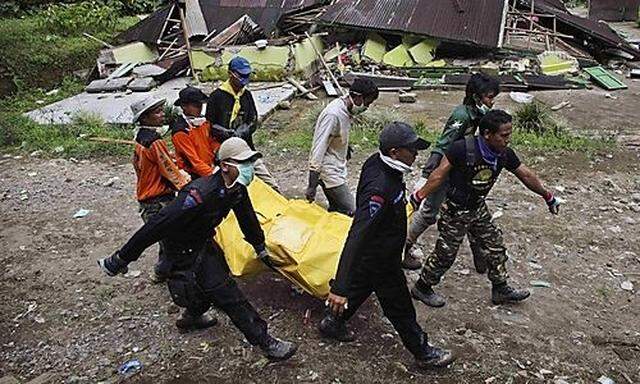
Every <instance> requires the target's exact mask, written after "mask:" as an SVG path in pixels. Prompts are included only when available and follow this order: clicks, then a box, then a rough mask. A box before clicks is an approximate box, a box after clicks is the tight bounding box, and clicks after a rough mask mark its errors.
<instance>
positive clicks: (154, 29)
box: [119, 0, 322, 44]
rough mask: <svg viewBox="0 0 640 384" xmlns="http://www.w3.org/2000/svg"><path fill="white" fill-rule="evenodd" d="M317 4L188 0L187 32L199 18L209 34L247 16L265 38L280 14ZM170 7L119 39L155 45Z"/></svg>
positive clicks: (281, 0)
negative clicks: (259, 28) (262, 32)
mask: <svg viewBox="0 0 640 384" xmlns="http://www.w3.org/2000/svg"><path fill="white" fill-rule="evenodd" d="M320 3H322V1H321V0H187V1H186V7H185V8H186V10H187V12H186V14H185V17H186V24H187V28H188V29H190V28H189V26H190V25H194V24H199V23H200V18H204V22H205V24H206V29H207V34H209V33H212V32H215V31H217V32H220V31H222V30H224V29H225V28H227V27H228V26H230V25H231V24H233V23H234V22H236V21H237V20H238V19H240V18H241V17H242V16H244V15H248V16H249V17H250V18H251V19H252V20H253V21H255V22H256V23H258V25H260V27H262V30H263V31H264V32H265V33H266V34H267V35H268V34H270V33H271V32H273V31H274V30H275V28H276V22H277V21H278V19H279V18H280V17H281V16H282V15H283V14H285V13H287V12H291V11H295V10H301V9H305V8H309V7H313V6H315V5H318V4H320ZM173 7H174V5H168V6H165V7H163V8H160V9H159V10H157V11H156V12H154V13H153V14H151V15H150V16H149V17H147V18H146V19H144V20H142V21H141V22H140V23H138V24H136V25H135V26H134V27H132V28H131V29H129V30H127V31H125V32H124V33H122V34H121V35H120V36H119V39H120V40H121V41H123V42H132V41H142V42H145V43H149V44H156V43H157V42H158V40H159V39H160V36H161V35H162V29H163V26H164V25H165V23H166V20H167V18H168V17H169V15H170V14H171V11H172V9H173ZM191 29H193V28H191ZM190 37H192V34H190Z"/></svg>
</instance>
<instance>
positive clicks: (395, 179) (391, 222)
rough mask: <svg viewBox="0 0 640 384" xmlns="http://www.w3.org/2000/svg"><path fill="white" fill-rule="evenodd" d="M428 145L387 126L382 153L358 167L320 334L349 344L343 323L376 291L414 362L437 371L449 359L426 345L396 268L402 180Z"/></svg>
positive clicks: (402, 224)
mask: <svg viewBox="0 0 640 384" xmlns="http://www.w3.org/2000/svg"><path fill="white" fill-rule="evenodd" d="M428 147H429V143H428V142H426V141H425V140H423V139H421V138H419V137H418V135H416V133H415V132H414V130H413V128H412V127H411V126H409V125H408V124H406V123H402V122H394V123H391V124H389V125H388V126H386V127H385V128H384V129H383V130H382V132H381V133H380V152H379V153H376V154H374V155H372V156H371V157H369V159H368V160H367V161H366V162H365V163H364V165H363V166H362V173H361V174H360V181H359V182H358V191H357V196H356V200H357V210H356V213H355V216H354V218H353V223H352V225H351V229H350V230H349V235H348V237H347V241H346V243H345V246H344V249H343V251H342V255H341V256H340V262H339V264H338V271H337V273H336V278H335V280H334V281H332V284H331V291H330V293H329V297H328V298H327V306H328V312H329V313H328V314H327V316H326V317H325V318H324V319H323V320H322V321H321V322H320V325H319V330H320V333H321V335H322V336H323V337H327V338H332V339H335V340H339V341H343V342H348V341H353V340H354V338H355V337H354V334H353V332H351V331H349V330H348V329H347V327H346V324H345V322H346V321H348V320H349V319H350V318H351V317H352V316H353V315H354V314H355V312H356V311H357V310H358V307H360V305H361V304H362V303H364V301H365V300H366V299H367V298H368V297H369V296H370V295H371V294H372V293H374V292H375V294H376V297H377V298H378V300H379V302H380V305H381V306H382V310H383V311H384V315H385V316H386V317H387V318H388V319H389V320H390V321H391V323H392V324H393V327H394V328H395V330H396V331H397V332H398V334H399V335H400V338H401V339H402V343H403V344H404V346H405V347H406V348H407V349H408V350H409V351H410V352H411V353H412V354H413V355H414V357H415V359H416V362H417V364H418V365H419V366H420V367H423V368H435V367H443V366H447V365H448V364H449V363H451V362H452V361H453V355H452V354H451V352H450V351H446V350H442V349H440V348H436V347H433V346H431V345H430V344H429V343H428V342H427V335H426V333H424V332H423V331H422V328H421V327H420V325H419V324H418V323H417V321H416V312H415V308H414V306H413V302H412V301H411V296H410V295H409V290H408V288H407V281H406V279H405V276H404V272H403V271H402V267H401V266H400V262H401V259H402V249H403V246H404V240H405V237H406V234H407V210H406V203H407V202H406V199H405V184H404V181H403V177H404V175H405V174H407V173H409V172H410V171H411V165H412V164H413V162H414V161H415V159H416V155H417V153H418V151H419V150H425V149H427V148H428Z"/></svg>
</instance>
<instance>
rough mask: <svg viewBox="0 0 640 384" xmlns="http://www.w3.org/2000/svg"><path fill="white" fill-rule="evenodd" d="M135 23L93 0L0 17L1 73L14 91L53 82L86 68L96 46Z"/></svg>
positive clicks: (98, 46)
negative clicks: (85, 34)
mask: <svg viewBox="0 0 640 384" xmlns="http://www.w3.org/2000/svg"><path fill="white" fill-rule="evenodd" d="M137 22H138V18H136V17H122V16H120V13H119V10H118V9H117V8H114V7H112V6H108V5H104V4H100V3H98V2H82V3H78V4H71V5H68V4H59V5H51V6H49V7H48V8H46V9H43V10H40V11H37V12H34V13H32V14H28V15H26V16H24V17H22V18H2V19H0V52H2V55H0V75H1V76H2V77H3V78H4V80H5V81H7V80H10V81H12V82H13V83H14V84H15V86H16V87H17V88H18V89H19V90H25V89H31V88H33V87H52V86H56V85H58V84H59V83H60V82H61V81H62V79H63V78H64V77H66V76H70V75H71V74H72V73H73V72H74V71H77V70H81V69H90V68H92V67H93V66H94V65H95V60H96V57H97V55H98V52H99V51H100V49H101V48H102V47H101V44H100V43H98V42H96V41H94V40H90V39H88V38H86V37H84V36H83V35H82V33H83V32H87V33H90V34H92V35H94V36H96V37H97V38H98V39H101V40H104V41H107V42H113V40H114V38H115V36H116V35H117V34H118V33H119V32H121V31H124V30H126V29H127V28H129V27H131V26H132V25H134V24H135V23H137Z"/></svg>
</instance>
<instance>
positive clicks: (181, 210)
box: [98, 137, 297, 360]
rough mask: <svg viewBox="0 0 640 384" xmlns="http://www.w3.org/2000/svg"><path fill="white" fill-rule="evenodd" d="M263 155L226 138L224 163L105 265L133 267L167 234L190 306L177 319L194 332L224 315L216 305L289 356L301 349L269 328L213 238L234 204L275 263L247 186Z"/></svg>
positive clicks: (255, 341) (178, 285) (259, 341)
mask: <svg viewBox="0 0 640 384" xmlns="http://www.w3.org/2000/svg"><path fill="white" fill-rule="evenodd" d="M260 156H261V155H260V154H259V153H258V152H256V151H253V150H251V149H250V148H249V146H248V145H247V143H246V142H244V140H242V139H240V138H237V137H234V138H231V139H229V140H227V141H225V142H224V143H223V144H222V146H221V147H220V150H219V152H218V158H219V161H218V164H219V167H220V168H219V169H217V170H216V171H215V172H214V173H213V174H211V175H209V176H206V177H201V178H199V179H197V180H195V181H193V182H191V183H189V184H187V185H186V186H185V187H184V188H182V190H180V192H179V193H178V197H177V198H176V199H175V200H174V201H173V202H172V203H171V204H170V205H168V206H166V207H165V208H163V209H162V210H161V211H160V212H159V213H158V214H157V215H156V216H154V217H153V218H151V219H150V220H149V221H148V222H147V223H146V224H145V225H144V226H143V227H142V228H140V229H139V230H138V231H137V232H136V233H135V234H134V235H133V237H132V238H131V239H130V240H129V241H128V242H127V243H126V244H125V245H124V246H123V247H122V248H121V249H120V250H118V251H116V252H115V253H114V254H113V255H112V256H110V257H107V258H105V259H101V260H99V261H98V264H99V265H100V268H101V269H102V270H103V271H104V272H105V273H106V274H107V275H109V276H115V275H117V274H119V273H126V271H127V265H128V264H129V263H131V262H133V261H135V260H137V259H138V258H139V257H140V255H141V254H142V252H143V251H144V250H145V249H146V248H148V247H149V246H151V245H152V244H154V243H156V242H158V241H160V240H163V239H165V240H167V241H166V244H167V246H166V248H167V249H166V252H167V257H169V258H171V259H172V262H173V270H172V275H171V276H170V277H169V280H168V287H169V292H170V293H171V297H172V298H173V300H174V302H175V303H176V304H177V305H179V306H181V307H184V308H186V309H185V311H184V313H183V314H182V316H181V318H180V319H178V321H177V322H176V326H177V327H178V328H179V329H180V330H182V331H188V330H192V329H202V328H207V327H210V326H213V325H215V324H216V320H215V319H214V318H212V317H210V316H208V315H206V312H207V311H208V310H209V308H210V306H211V305H213V306H215V307H217V308H219V309H220V310H222V311H223V312H225V313H226V314H227V315H228V316H229V318H230V319H231V321H232V322H233V324H234V325H235V326H236V327H237V328H238V329H239V330H240V331H241V332H242V333H243V334H244V335H245V337H246V338H247V340H248V341H249V343H251V344H252V345H258V346H259V347H260V348H261V349H262V351H263V352H264V354H265V355H266V357H268V358H270V359H273V360H284V359H288V358H289V357H291V356H292V355H293V354H294V353H295V351H296V349H297V347H296V345H295V344H293V343H290V342H286V341H281V340H279V339H277V338H275V337H272V336H271V335H269V334H268V333H267V323H266V322H265V321H264V320H263V319H262V318H261V317H260V315H259V314H258V312H256V310H255V309H254V308H253V306H251V304H250V303H249V302H248V301H247V299H246V298H245V297H244V295H243V293H242V291H240V289H239V288H238V287H237V285H236V283H235V281H234V280H233V279H232V278H231V277H230V276H229V272H228V271H229V269H228V266H227V264H226V262H225V259H224V252H223V250H222V249H221V248H220V246H219V245H218V244H217V243H216V242H215V241H214V240H213V236H214V233H215V228H216V227H217V226H218V224H220V222H222V220H223V219H224V218H225V217H226V216H227V215H228V214H229V212H230V211H231V210H233V212H234V213H235V215H236V218H237V220H238V224H239V226H240V229H241V230H242V233H243V234H244V236H245V238H246V241H247V242H249V243H250V244H251V245H253V248H254V249H255V251H256V254H257V255H258V258H260V259H261V260H263V261H265V262H266V263H268V257H269V254H268V252H267V250H266V248H265V238H264V233H263V232H262V229H261V228H260V224H259V222H258V219H257V217H256V213H255V211H254V210H253V205H252V204H251V200H250V199H249V194H248V192H247V189H246V186H247V185H249V183H250V182H251V180H252V179H253V162H254V161H255V159H257V158H259V157H260Z"/></svg>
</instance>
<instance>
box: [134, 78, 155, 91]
mask: <svg viewBox="0 0 640 384" xmlns="http://www.w3.org/2000/svg"><path fill="white" fill-rule="evenodd" d="M156 85H157V84H156V81H155V80H154V79H153V77H141V78H138V79H134V80H133V81H132V82H131V83H129V85H128V86H127V88H129V89H130V90H132V91H134V92H147V91H150V90H152V89H153V88H155V86H156Z"/></svg>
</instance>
